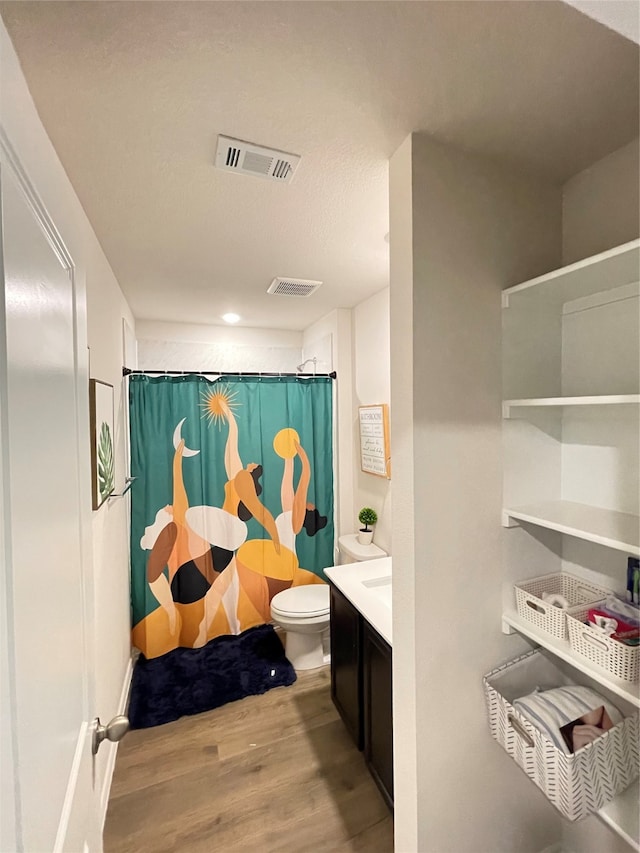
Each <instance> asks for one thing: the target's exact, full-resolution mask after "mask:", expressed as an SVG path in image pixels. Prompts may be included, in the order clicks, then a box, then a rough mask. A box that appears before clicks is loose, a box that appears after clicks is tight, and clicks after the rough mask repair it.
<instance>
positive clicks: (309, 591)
mask: <svg viewBox="0 0 640 853" xmlns="http://www.w3.org/2000/svg"><path fill="white" fill-rule="evenodd" d="M271 613H272V614H273V616H275V617H277V616H283V617H285V618H286V617H288V618H290V619H291V618H293V619H295V618H296V617H297V618H300V619H307V618H310V617H313V616H327V615H328V614H329V585H328V584H324V583H323V584H315V583H314V584H306V585H304V586H292V587H291V588H290V589H285V590H283V591H282V592H279V593H278V594H277V595H274V596H273V598H272V600H271Z"/></svg>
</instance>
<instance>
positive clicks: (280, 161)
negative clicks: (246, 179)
mask: <svg viewBox="0 0 640 853" xmlns="http://www.w3.org/2000/svg"><path fill="white" fill-rule="evenodd" d="M299 162H300V157H299V156H298V155H297V154H288V153H287V152H286V151H276V150H275V149H274V148H264V147H263V146H262V145H254V144H253V143H252V142H243V141H242V140H241V139H232V138H231V137H230V136H222V135H220V136H218V148H217V150H216V166H217V167H218V169H225V170H226V171H227V172H239V173H240V174H241V175H253V176H254V177H257V178H266V179H267V180H269V181H277V182H278V183H280V184H288V183H290V182H291V179H292V178H293V175H294V173H295V171H296V168H297V166H298V163H299Z"/></svg>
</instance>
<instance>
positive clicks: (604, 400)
mask: <svg viewBox="0 0 640 853" xmlns="http://www.w3.org/2000/svg"><path fill="white" fill-rule="evenodd" d="M633 405H635V406H637V405H640V394H600V395H597V396H592V397H531V398H529V399H523V400H504V401H503V403H502V416H503V417H504V418H510V417H511V409H518V408H540V407H551V406H633Z"/></svg>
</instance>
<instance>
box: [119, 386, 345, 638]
mask: <svg viewBox="0 0 640 853" xmlns="http://www.w3.org/2000/svg"><path fill="white" fill-rule="evenodd" d="M212 392H213V393H214V394H215V393H217V392H221V393H222V394H224V395H226V396H227V397H228V398H229V400H230V405H231V408H232V411H233V413H234V417H235V420H236V422H237V426H238V451H239V454H240V459H241V460H242V464H243V466H244V467H246V466H247V465H249V464H251V463H255V464H258V465H261V466H262V469H263V472H262V476H261V478H260V484H261V486H262V490H263V491H262V494H261V495H260V500H261V501H262V503H263V504H264V505H265V506H266V507H267V509H268V510H269V511H270V512H271V514H272V515H273V517H274V518H277V516H278V515H279V514H280V513H281V512H282V507H281V494H280V489H281V483H282V476H283V468H284V462H283V459H282V458H281V457H280V456H279V455H278V454H277V453H276V452H275V450H274V445H273V441H274V437H275V436H276V435H277V434H278V433H279V431H280V430H282V429H286V428H292V429H294V430H295V431H296V432H297V434H298V435H299V438H300V444H301V445H302V447H303V448H304V450H305V452H306V454H307V456H308V457H309V461H310V467H311V479H310V483H309V488H308V492H307V504H312V505H313V506H314V507H316V508H317V510H318V512H319V513H320V515H321V516H323V517H326V519H327V523H326V526H325V527H323V528H322V529H320V530H318V531H317V532H316V533H315V535H313V536H310V535H308V534H307V532H306V531H305V529H302V531H301V532H300V533H298V535H297V537H296V551H297V556H298V560H299V564H300V567H301V568H304V569H307V570H309V571H311V572H313V573H314V574H316V575H318V576H319V577H323V573H322V569H323V568H325V567H327V566H330V565H332V564H333V544H334V526H333V454H332V435H333V427H332V387H331V379H330V378H328V377H314V378H305V379H301V378H298V377H295V376H282V377H279V376H275V377H244V376H239V377H237V376H227V377H225V376H222V377H220V378H219V379H216V380H215V381H212V380H210V379H207V378H206V377H204V376H201V375H196V374H193V375H192V374H189V375H184V376H167V375H164V376H147V375H139V374H133V375H131V376H130V377H129V404H130V422H131V474H132V476H133V477H135V478H136V480H135V482H134V484H133V486H132V488H131V499H132V500H131V603H132V621H133V625H135V624H137V623H138V622H139V621H140V620H141V619H143V618H144V617H145V616H147V615H148V614H149V613H151V612H152V611H154V610H155V609H156V608H157V607H159V602H158V601H157V599H156V598H155V596H154V595H153V592H152V591H151V589H150V586H149V583H148V582H147V561H148V558H149V550H148V549H145V548H143V547H141V539H142V538H143V536H144V534H145V529H146V528H148V527H149V526H151V525H152V524H153V523H154V519H155V518H156V515H157V513H158V511H159V510H161V509H163V508H164V507H169V506H170V505H171V504H172V500H173V461H174V452H175V445H176V444H177V443H178V441H179V437H178V438H176V439H174V434H175V433H176V429H177V428H178V425H179V424H181V422H182V426H181V427H180V428H179V436H181V438H182V439H184V441H185V444H186V448H187V449H190V450H194V451H199V453H197V455H192V456H188V455H187V452H186V451H185V455H184V457H183V460H182V473H183V478H184V484H185V488H186V493H187V497H188V502H189V506H192V507H193V506H200V505H206V506H210V507H222V506H223V503H224V500H225V483H226V482H227V474H226V470H225V461H224V454H225V445H226V442H227V436H228V431H229V426H228V423H227V422H226V421H225V419H224V418H221V417H218V418H217V419H216V418H212V417H211V416H210V415H208V408H207V399H208V397H209V396H210V395H211V393H212ZM300 472H301V462H300V459H299V458H298V457H296V458H295V460H294V482H295V483H297V482H298V481H299V477H300ZM266 536H267V534H266V533H265V530H264V528H263V527H262V526H261V525H260V524H259V522H258V521H256V519H255V518H252V519H251V520H249V522H248V534H247V539H249V540H250V539H264V538H265V537H266Z"/></svg>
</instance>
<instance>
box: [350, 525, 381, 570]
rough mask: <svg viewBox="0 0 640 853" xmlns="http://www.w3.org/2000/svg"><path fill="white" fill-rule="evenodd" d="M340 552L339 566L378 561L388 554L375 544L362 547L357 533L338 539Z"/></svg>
mask: <svg viewBox="0 0 640 853" xmlns="http://www.w3.org/2000/svg"><path fill="white" fill-rule="evenodd" d="M338 550H339V552H340V557H339V565H341V566H344V565H345V564H346V563H361V562H362V561H363V560H378V559H380V557H386V556H387V552H386V551H383V550H382V548H378V546H377V545H374V544H373V542H372V543H371V545H361V544H360V543H359V542H358V534H357V533H347V534H345V535H344V536H341V537H340V538H339V539H338Z"/></svg>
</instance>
